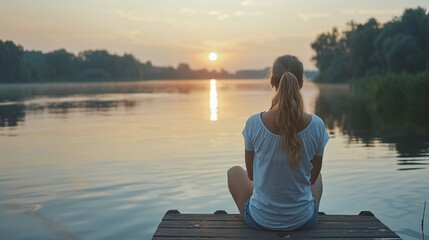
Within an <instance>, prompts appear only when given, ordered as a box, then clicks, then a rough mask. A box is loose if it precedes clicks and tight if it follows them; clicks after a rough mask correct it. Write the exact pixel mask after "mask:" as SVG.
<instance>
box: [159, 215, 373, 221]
mask: <svg viewBox="0 0 429 240" xmlns="http://www.w3.org/2000/svg"><path fill="white" fill-rule="evenodd" d="M193 220H194V221H195V220H204V221H240V220H242V218H241V216H240V214H166V215H165V216H164V217H163V218H162V221H193ZM317 220H318V221H322V222H323V221H329V222H344V221H347V222H368V221H372V222H380V220H378V219H377V218H376V217H374V216H359V215H319V216H318V219H317Z"/></svg>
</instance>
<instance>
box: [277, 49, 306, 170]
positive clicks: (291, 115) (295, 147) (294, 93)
mask: <svg viewBox="0 0 429 240" xmlns="http://www.w3.org/2000/svg"><path fill="white" fill-rule="evenodd" d="M280 58H281V57H280ZM284 59H287V60H292V61H285V62H283V63H282V62H279V61H278V60H279V58H277V59H276V61H275V62H274V64H273V68H272V73H271V84H272V85H273V77H274V78H276V75H275V74H279V73H280V72H282V71H283V73H282V74H281V76H280V78H278V81H277V82H275V83H276V85H273V86H274V87H275V88H276V90H277V92H276V94H275V95H274V97H273V99H272V103H271V109H272V110H274V111H276V112H277V113H278V114H277V116H276V125H277V126H278V127H279V129H280V134H281V136H282V140H283V145H284V149H285V151H286V153H287V156H288V161H289V163H290V164H291V165H292V166H294V167H297V166H299V164H300V156H301V142H300V141H299V139H298V135H297V132H298V127H299V126H300V123H301V121H302V119H303V117H304V103H303V100H302V96H301V92H300V89H301V87H302V74H301V81H300V80H299V79H298V78H297V76H296V75H295V74H294V73H292V72H291V71H289V70H288V69H294V70H295V71H296V72H298V74H299V72H301V73H303V70H301V71H300V69H303V68H302V63H301V62H300V61H299V60H298V59H297V58H296V57H293V56H289V55H287V56H283V60H284ZM279 68H280V69H279ZM297 70H298V71H297ZM274 80H276V79H274Z"/></svg>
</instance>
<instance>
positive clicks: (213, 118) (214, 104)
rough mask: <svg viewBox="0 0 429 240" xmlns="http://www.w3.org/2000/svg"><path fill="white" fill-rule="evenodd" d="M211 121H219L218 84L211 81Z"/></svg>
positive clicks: (213, 80)
mask: <svg viewBox="0 0 429 240" xmlns="http://www.w3.org/2000/svg"><path fill="white" fill-rule="evenodd" d="M210 121H217V82H216V79H212V80H210Z"/></svg>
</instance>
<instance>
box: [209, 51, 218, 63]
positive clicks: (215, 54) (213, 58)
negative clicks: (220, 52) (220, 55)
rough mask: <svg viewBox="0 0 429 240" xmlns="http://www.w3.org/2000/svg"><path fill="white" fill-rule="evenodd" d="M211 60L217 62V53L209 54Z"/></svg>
mask: <svg viewBox="0 0 429 240" xmlns="http://www.w3.org/2000/svg"><path fill="white" fill-rule="evenodd" d="M209 60H210V61H212V62H214V61H216V60H217V53H215V52H211V53H210V54H209Z"/></svg>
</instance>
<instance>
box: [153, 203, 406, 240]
mask: <svg viewBox="0 0 429 240" xmlns="http://www.w3.org/2000/svg"><path fill="white" fill-rule="evenodd" d="M322 238H323V239H345V238H346V239H353V240H358V239H359V240H364V239H365V240H366V239H379V240H381V239H383V240H387V239H392V240H393V239H401V238H400V237H399V236H398V235H397V234H396V233H395V232H393V231H392V230H390V229H389V228H388V227H387V226H386V225H384V224H383V223H382V222H381V221H380V220H378V218H376V217H375V216H374V215H373V214H372V213H371V212H368V211H364V212H361V213H360V214H359V215H325V214H324V213H319V216H318V222H317V226H316V227H315V228H313V229H309V230H300V231H290V232H274V231H265V230H255V229H251V228H248V227H247V226H246V225H245V223H244V222H243V220H242V218H241V217H240V215H239V214H227V213H226V212H225V211H222V210H220V211H216V212H215V213H214V214H181V213H180V212H179V211H177V210H169V211H168V212H167V213H166V214H165V215H164V217H163V218H162V221H161V223H160V224H159V226H158V229H157V230H156V232H155V234H154V235H153V238H152V239H153V240H172V239H177V240H185V239H189V240H192V239H199V240H208V239H210V240H213V239H223V240H232V239H309V240H316V239H322Z"/></svg>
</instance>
